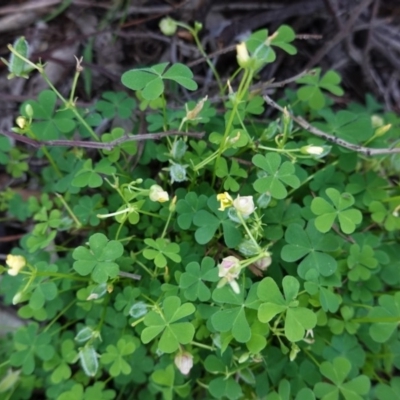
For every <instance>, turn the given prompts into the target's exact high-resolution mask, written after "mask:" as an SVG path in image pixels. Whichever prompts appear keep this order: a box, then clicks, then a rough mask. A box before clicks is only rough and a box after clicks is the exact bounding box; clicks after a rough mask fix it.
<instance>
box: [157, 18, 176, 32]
mask: <svg viewBox="0 0 400 400" xmlns="http://www.w3.org/2000/svg"><path fill="white" fill-rule="evenodd" d="M158 26H159V27H160V31H161V32H162V33H163V34H164V35H166V36H172V35H174V34H175V32H176V30H177V29H178V25H177V24H176V21H175V20H173V19H172V18H170V17H166V18H163V19H162V20H161V21H160V24H159V25H158Z"/></svg>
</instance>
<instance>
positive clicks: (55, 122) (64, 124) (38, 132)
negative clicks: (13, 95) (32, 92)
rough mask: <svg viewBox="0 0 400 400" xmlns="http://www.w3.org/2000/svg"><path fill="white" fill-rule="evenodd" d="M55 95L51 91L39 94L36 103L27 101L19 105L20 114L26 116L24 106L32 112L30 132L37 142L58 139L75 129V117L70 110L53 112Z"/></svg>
mask: <svg viewBox="0 0 400 400" xmlns="http://www.w3.org/2000/svg"><path fill="white" fill-rule="evenodd" d="M56 100H57V97H56V94H55V93H54V92H53V91H52V90H43V91H42V92H40V93H39V96H38V101H37V102H36V101H34V100H28V101H26V102H24V103H23V104H22V105H21V114H22V115H23V116H25V117H27V118H28V119H29V116H28V115H26V111H25V110H26V106H27V105H28V104H29V105H30V106H31V107H32V110H33V122H32V124H31V129H32V132H33V133H34V134H35V137H36V139H38V140H54V139H59V138H60V137H61V134H65V133H70V132H72V131H73V130H74V129H75V127H76V122H75V120H74V118H75V115H74V114H73V112H72V110H65V109H64V110H63V109H61V110H55V107H56Z"/></svg>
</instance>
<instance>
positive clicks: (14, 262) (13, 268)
mask: <svg viewBox="0 0 400 400" xmlns="http://www.w3.org/2000/svg"><path fill="white" fill-rule="evenodd" d="M6 264H7V265H8V266H9V267H10V269H9V270H8V271H7V272H8V274H9V275H12V276H16V275H18V272H19V271H21V269H22V268H24V267H25V265H26V260H25V258H24V257H22V256H14V255H12V254H9V255H8V256H7V258H6Z"/></svg>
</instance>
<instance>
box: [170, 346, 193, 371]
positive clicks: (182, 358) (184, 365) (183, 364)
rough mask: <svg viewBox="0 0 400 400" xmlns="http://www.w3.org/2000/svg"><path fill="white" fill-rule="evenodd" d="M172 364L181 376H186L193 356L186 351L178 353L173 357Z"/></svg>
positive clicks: (190, 367) (191, 365)
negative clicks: (173, 363)
mask: <svg viewBox="0 0 400 400" xmlns="http://www.w3.org/2000/svg"><path fill="white" fill-rule="evenodd" d="M174 362H175V365H176V368H178V369H179V371H180V372H181V373H182V374H183V375H187V374H188V373H189V372H190V370H191V369H192V367H193V356H192V355H191V354H190V353H189V352H187V351H184V352H179V353H178V354H177V355H176V356H175V360H174Z"/></svg>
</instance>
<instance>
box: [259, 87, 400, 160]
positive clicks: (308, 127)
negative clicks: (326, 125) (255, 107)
mask: <svg viewBox="0 0 400 400" xmlns="http://www.w3.org/2000/svg"><path fill="white" fill-rule="evenodd" d="M264 99H265V101H266V102H267V104H269V105H270V106H272V107H274V108H275V109H277V110H279V111H281V112H285V113H286V112H287V111H285V110H284V109H283V107H281V106H280V105H279V104H277V103H275V101H273V100H272V99H271V98H270V97H269V96H267V95H264ZM288 114H289V116H290V118H292V120H293V121H295V122H297V123H298V124H299V125H300V126H301V127H302V128H304V129H305V130H307V131H309V132H310V133H312V134H313V135H315V136H318V137H321V138H323V139H326V140H328V141H329V142H332V143H334V144H337V145H338V146H342V147H345V148H346V149H350V150H353V151H355V152H357V153H362V154H365V155H366V156H378V155H383V154H395V153H400V147H394V148H389V149H388V148H385V149H371V148H369V147H364V146H360V145H358V144H354V143H349V142H346V141H345V140H343V139H340V138H338V137H336V136H332V135H329V134H328V133H326V132H324V131H321V130H320V129H318V128H316V127H315V126H312V125H311V124H310V123H309V122H307V121H306V120H305V119H303V118H302V117H296V116H295V115H293V114H291V113H290V112H289V113H288Z"/></svg>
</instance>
